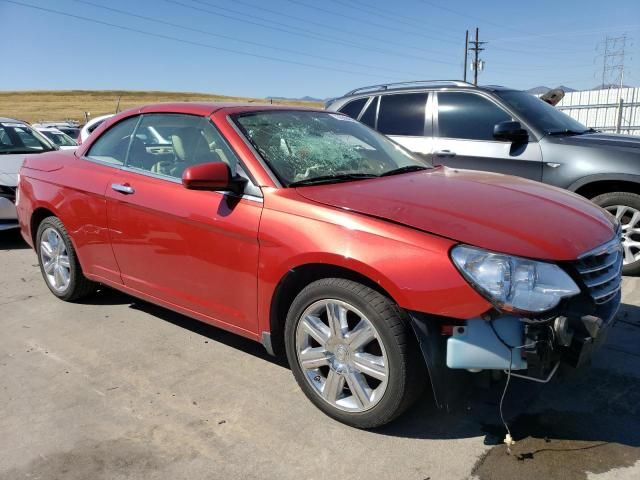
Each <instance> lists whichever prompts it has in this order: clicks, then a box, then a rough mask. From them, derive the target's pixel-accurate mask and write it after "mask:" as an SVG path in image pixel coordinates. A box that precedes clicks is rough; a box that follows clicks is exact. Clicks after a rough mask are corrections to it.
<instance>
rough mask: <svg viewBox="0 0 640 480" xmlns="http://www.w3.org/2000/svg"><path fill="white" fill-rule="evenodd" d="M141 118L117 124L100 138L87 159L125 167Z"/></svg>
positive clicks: (131, 118) (132, 118)
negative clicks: (130, 145) (132, 139)
mask: <svg viewBox="0 0 640 480" xmlns="http://www.w3.org/2000/svg"><path fill="white" fill-rule="evenodd" d="M139 118H140V117H137V116H136V117H129V118H126V119H124V120H122V121H121V122H119V123H117V124H116V125H114V126H113V127H111V128H110V129H109V130H107V131H106V132H104V133H103V134H102V135H101V136H100V138H98V139H97V140H96V141H95V142H94V144H93V145H91V148H90V149H89V152H88V153H87V155H86V156H87V158H90V159H92V160H97V161H99V162H104V163H110V164H114V165H124V161H125V159H126V157H127V150H128V148H129V143H130V142H131V135H133V130H134V129H135V128H136V123H138V120H139Z"/></svg>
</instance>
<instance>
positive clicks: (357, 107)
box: [340, 97, 369, 120]
mask: <svg viewBox="0 0 640 480" xmlns="http://www.w3.org/2000/svg"><path fill="white" fill-rule="evenodd" d="M367 100H369V97H364V98H358V99H357V100H353V101H351V102H349V103H347V104H346V105H345V106H344V107H342V108H341V109H340V112H341V113H344V114H345V115H349V116H350V117H351V118H355V119H356V120H357V119H358V115H360V112H361V111H362V107H364V104H365V103H367Z"/></svg>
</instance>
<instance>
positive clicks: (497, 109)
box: [327, 81, 640, 275]
mask: <svg viewBox="0 0 640 480" xmlns="http://www.w3.org/2000/svg"><path fill="white" fill-rule="evenodd" d="M327 108H328V109H329V110H331V111H340V112H343V113H346V114H347V115H349V116H351V117H353V118H356V119H359V120H360V121H361V122H363V123H365V124H367V125H369V126H370V127H372V128H375V129H377V130H378V131H379V132H381V133H384V134H386V135H388V136H389V137H390V138H392V139H393V140H395V141H396V142H398V143H400V144H401V145H404V146H405V147H407V148H408V149H410V150H411V151H413V152H415V153H416V154H418V155H421V156H423V157H424V158H426V159H429V160H432V161H433V162H434V163H436V164H442V165H447V166H450V167H455V168H464V169H477V170H485V171H490V172H498V173H506V174H509V175H518V176H521V177H525V178H529V179H532V180H537V181H539V182H544V183H547V184H549V185H554V186H556V187H561V188H566V189H567V190H570V191H572V192H576V193H578V194H579V195H582V196H584V197H586V198H589V199H591V200H592V201H593V202H594V203H596V204H597V205H600V206H601V207H603V208H606V209H607V210H608V211H610V212H611V213H612V214H613V215H615V216H616V217H617V218H618V219H619V220H620V222H621V224H622V238H623V244H624V265H625V266H624V272H625V273H626V274H628V275H637V274H640V137H632V136H627V135H616V134H605V133H600V132H597V131H595V130H593V129H590V128H587V127H585V126H584V125H582V124H581V123H579V122H577V121H576V120H574V119H572V118H571V117H569V116H568V115H566V114H564V113H562V112H561V111H559V110H557V109H555V108H554V107H552V106H551V105H549V104H548V103H546V102H543V101H542V100H539V99H538V98H536V97H534V96H533V95H530V94H528V93H526V92H521V91H517V90H513V89H509V88H505V87H498V86H485V87H475V86H473V85H471V84H468V83H465V82H458V81H426V82H411V83H401V84H389V85H375V86H371V87H364V88H359V89H356V90H352V91H350V92H349V93H347V94H346V95H344V96H343V97H341V98H338V99H334V100H333V101H332V102H330V104H329V105H328V106H327ZM497 214H499V212H498V211H496V212H494V215H497Z"/></svg>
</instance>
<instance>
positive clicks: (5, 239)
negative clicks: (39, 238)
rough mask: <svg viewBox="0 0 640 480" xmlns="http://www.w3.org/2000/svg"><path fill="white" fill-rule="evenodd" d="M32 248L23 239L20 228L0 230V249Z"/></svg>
mask: <svg viewBox="0 0 640 480" xmlns="http://www.w3.org/2000/svg"><path fill="white" fill-rule="evenodd" d="M24 248H30V247H29V245H27V243H26V242H25V241H24V240H23V239H22V235H20V231H19V230H18V229H13V230H4V231H0V250H20V249H24Z"/></svg>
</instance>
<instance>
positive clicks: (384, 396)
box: [285, 278, 426, 428]
mask: <svg viewBox="0 0 640 480" xmlns="http://www.w3.org/2000/svg"><path fill="white" fill-rule="evenodd" d="M285 347H286V351H287V358H288V360H289V365H290V366H291V370H292V372H293V375H294V377H295V379H296V381H297V382H298V385H299V386H300V388H301V389H302V391H303V392H304V393H305V395H306V396H307V397H308V398H309V400H311V401H312V402H313V403H314V404H315V405H316V406H317V407H318V408H319V409H320V410H322V411H323V412H325V413H326V414H327V415H329V416H330V417H332V418H334V419H336V420H338V421H340V422H342V423H345V424H347V425H351V426H353V427H357V428H373V427H377V426H380V425H384V424H385V423H388V422H390V421H391V420H393V419H394V418H396V417H397V416H398V415H400V414H401V413H402V412H404V411H405V410H406V409H407V408H408V407H409V406H410V405H411V404H412V403H413V402H414V400H415V399H416V398H417V397H418V396H419V395H420V393H421V392H422V390H423V388H424V386H425V384H426V373H425V369H424V367H423V365H424V363H423V362H422V360H421V357H420V356H419V354H418V348H417V342H416V341H415V338H414V337H413V335H412V334H411V333H410V332H409V330H408V325H407V319H406V315H405V314H404V312H402V310H401V309H400V308H399V307H398V306H397V305H396V304H395V303H393V302H392V301H391V300H390V299H388V298H387V297H385V296H384V295H382V294H380V293H379V292H377V291H375V290H373V289H371V288H369V287H367V286H365V285H362V284H359V283H356V282H353V281H350V280H344V279H338V278H327V279H323V280H318V281H316V282H313V283H311V284H309V285H308V286H307V287H306V288H304V289H303V290H302V291H301V292H300V294H298V296H297V297H296V298H295V300H294V301H293V303H292V304H291V307H290V309H289V313H288V315H287V320H286V325H285Z"/></svg>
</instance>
